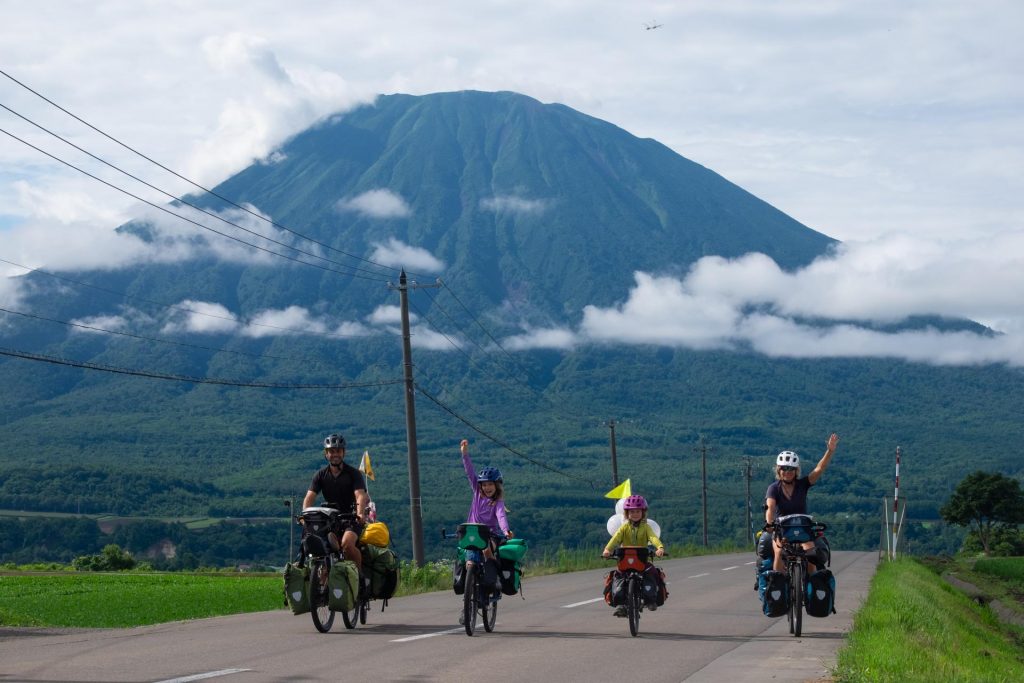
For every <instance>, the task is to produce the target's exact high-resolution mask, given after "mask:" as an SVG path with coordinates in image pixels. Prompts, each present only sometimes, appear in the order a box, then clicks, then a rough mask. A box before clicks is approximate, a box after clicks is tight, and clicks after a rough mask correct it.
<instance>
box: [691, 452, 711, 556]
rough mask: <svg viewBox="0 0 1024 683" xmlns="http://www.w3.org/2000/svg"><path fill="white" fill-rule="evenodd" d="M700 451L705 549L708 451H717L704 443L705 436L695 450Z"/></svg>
mask: <svg viewBox="0 0 1024 683" xmlns="http://www.w3.org/2000/svg"><path fill="white" fill-rule="evenodd" d="M693 450H694V451H700V479H701V489H700V506H701V509H702V510H703V511H704V547H705V548H707V547H708V451H713V450H715V449H714V448H713V447H710V446H708V445H707V444H706V443H705V442H704V435H703V434H701V435H700V446H697V447H695V448H694V449H693Z"/></svg>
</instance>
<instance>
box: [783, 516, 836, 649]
mask: <svg viewBox="0 0 1024 683" xmlns="http://www.w3.org/2000/svg"><path fill="white" fill-rule="evenodd" d="M798 516H799V517H804V518H806V523H804V522H803V520H801V523H800V524H799V525H795V526H790V527H786V526H783V525H780V524H778V523H776V524H775V525H774V529H773V531H772V536H773V538H774V539H775V540H776V541H778V543H779V546H780V547H781V550H780V553H781V555H782V561H783V564H785V566H786V576H787V577H788V581H789V613H788V615H787V618H788V620H789V632H790V633H792V634H793V635H794V636H796V637H800V635H801V633H802V632H803V608H804V595H805V592H804V591H805V590H806V586H807V558H808V553H815V556H816V551H815V550H814V549H813V548H812V549H810V550H805V549H804V547H803V544H804V543H808V542H812V541H813V540H814V539H815V538H817V537H818V536H820V535H822V534H823V533H824V532H825V529H826V528H827V526H826V525H825V524H824V523H822V522H815V521H813V519H812V518H811V517H810V516H808V515H789V517H798ZM784 519H785V518H779V521H780V522H781V521H783V520H784Z"/></svg>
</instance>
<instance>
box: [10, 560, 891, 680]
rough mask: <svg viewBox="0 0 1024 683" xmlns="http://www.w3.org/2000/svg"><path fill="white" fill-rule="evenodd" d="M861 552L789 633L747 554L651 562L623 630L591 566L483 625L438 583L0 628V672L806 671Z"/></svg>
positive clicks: (868, 568)
mask: <svg viewBox="0 0 1024 683" xmlns="http://www.w3.org/2000/svg"><path fill="white" fill-rule="evenodd" d="M875 562H876V555H875V554H874V553H854V552H836V553H835V554H834V557H833V562H832V570H833V571H834V572H835V574H836V577H837V584H838V591H837V592H838V599H837V604H836V608H837V610H838V614H837V615H834V616H832V617H829V618H827V619H812V618H810V617H805V618H804V635H803V637H801V638H793V637H792V636H790V635H789V632H788V627H787V625H786V620H785V618H782V619H768V618H767V617H765V616H763V615H762V614H761V613H760V604H759V602H758V600H757V594H756V593H755V592H754V590H753V585H754V578H753V576H754V574H753V566H752V556H751V554H742V555H716V556H711V557H696V558H681V559H675V560H667V561H665V562H663V563H662V566H663V567H664V568H665V570H666V572H667V573H668V577H669V591H670V593H671V595H670V597H669V600H668V602H667V603H666V604H665V606H664V607H662V608H661V609H659V610H658V611H657V612H653V613H648V612H645V613H644V615H643V619H642V620H641V623H640V629H641V633H640V637H639V638H631V637H630V636H629V629H628V626H627V624H626V621H625V620H624V619H617V618H615V617H613V616H612V615H611V613H610V608H608V607H607V606H606V605H605V604H604V603H603V601H601V599H600V587H601V585H603V575H604V573H605V572H604V571H603V570H594V571H588V572H579V573H575V574H561V575H556V576H544V577H536V578H527V579H526V580H525V581H524V584H523V585H524V590H525V598H526V599H525V600H520V599H519V598H518V597H517V598H508V597H506V598H505V599H503V600H502V601H501V603H500V610H499V613H498V624H497V627H496V629H495V632H494V633H490V634H487V633H483V632H482V629H481V631H480V632H479V633H478V635H476V636H474V637H472V638H469V637H467V636H466V635H465V632H464V631H462V629H461V627H459V626H458V622H457V619H458V614H459V611H460V604H459V602H458V598H457V597H456V596H455V595H454V594H452V593H448V592H444V593H431V594H427V595H417V596H409V597H406V598H401V599H398V600H393V601H392V602H391V604H390V605H389V607H388V609H387V611H385V612H383V613H381V612H379V611H374V612H372V613H371V614H370V619H369V621H370V623H369V624H367V625H366V626H360V627H359V628H357V629H355V630H354V631H347V630H345V628H344V625H343V624H342V623H341V618H340V617H339V618H338V619H337V620H336V624H335V629H334V630H333V631H332V632H330V633H328V634H323V635H321V634H319V633H317V632H316V631H315V630H314V628H313V624H312V622H311V621H310V619H309V616H308V615H302V616H292V614H291V613H290V612H287V611H284V610H278V611H275V612H263V613H258V614H244V615H236V616H230V617H218V618H214V619H200V620H196V621H188V622H176V623H172V624H162V625H159V626H147V627H141V628H132V629H95V630H92V629H79V630H53V629H50V630H32V629H2V628H0V682H4V681H37V682H40V683H42V682H44V681H45V682H47V683H53V682H58V681H60V682H70V681H150V682H157V681H176V682H180V683H184V682H185V681H190V680H211V681H215V682H221V681H222V682H223V683H263V682H266V681H326V680H331V681H357V680H358V681H445V682H449V681H474V683H475V682H477V681H480V680H497V681H501V682H502V683H505V682H508V681H530V682H531V683H537V682H538V681H551V680H556V681H557V680H559V679H561V680H566V681H578V680H590V681H632V680H643V681H651V682H657V681H687V682H690V683H698V682H700V681H716V682H720V681H728V682H729V683H744V682H745V681H751V682H753V681H756V682H757V683H763V682H764V681H765V680H771V681H776V682H777V681H812V680H818V679H819V678H821V677H822V676H825V675H826V674H827V671H828V669H829V667H830V666H832V664H833V662H834V661H835V652H836V650H837V649H838V648H839V647H840V646H841V645H842V633H843V632H844V631H845V630H847V629H848V628H849V627H850V621H851V616H852V612H853V610H855V609H856V608H857V607H858V606H859V604H860V602H861V601H862V599H863V596H864V595H865V594H866V591H867V586H868V582H869V581H870V578H871V575H872V574H873V573H874V569H875ZM374 605H375V606H376V605H378V603H374ZM378 609H379V607H378ZM199 676H202V677H203V678H199Z"/></svg>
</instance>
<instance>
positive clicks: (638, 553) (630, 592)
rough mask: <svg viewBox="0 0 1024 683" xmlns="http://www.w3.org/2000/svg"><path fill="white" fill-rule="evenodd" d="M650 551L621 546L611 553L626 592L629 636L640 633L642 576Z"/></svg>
mask: <svg viewBox="0 0 1024 683" xmlns="http://www.w3.org/2000/svg"><path fill="white" fill-rule="evenodd" d="M650 557H651V551H650V550H649V549H648V548H647V547H645V546H622V547H621V548H616V549H615V550H614V551H613V552H612V558H614V559H615V560H616V561H617V564H616V569H618V571H619V573H621V574H622V577H623V582H624V584H625V591H626V616H627V617H628V619H629V634H630V635H631V636H633V637H636V635H637V634H638V633H640V613H641V612H643V609H644V601H643V574H644V571H645V570H646V569H647V567H648V566H651V562H650Z"/></svg>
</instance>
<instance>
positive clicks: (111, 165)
mask: <svg viewBox="0 0 1024 683" xmlns="http://www.w3.org/2000/svg"><path fill="white" fill-rule="evenodd" d="M0 107H2V108H3V109H6V110H7V111H9V112H11V113H12V114H14V115H15V116H17V117H18V118H20V119H22V120H24V121H27V122H28V123H30V124H32V125H33V126H35V127H36V128H38V129H39V130H42V131H44V132H46V133H48V134H49V135H52V136H53V137H55V138H57V139H58V140H60V141H61V142H63V143H64V144H66V145H69V146H71V147H73V148H75V149H77V150H78V151H79V152H82V153H83V154H86V155H88V156H90V157H92V158H93V159H95V160H96V161H98V162H100V163H101V164H104V165H106V166H108V167H110V168H112V169H114V170H115V171H117V172H119V173H122V174H124V175H126V176H128V177H129V178H131V179H132V180H135V181H136V182H139V183H141V184H143V185H145V186H146V187H148V188H150V189H151V190H155V191H156V192H159V193H160V194H162V195H164V196H166V197H169V198H170V199H173V200H174V201H176V202H180V203H181V204H184V205H185V206H188V207H191V208H193V209H195V210H196V211H199V212H200V213H203V214H206V215H207V216H209V217H210V218H214V219H216V220H219V221H221V222H223V223H227V224H228V225H231V226H233V227H236V228H238V229H239V230H242V231H243V232H247V233H249V234H250V235H255V236H256V237H259V238H260V239H265V240H267V241H269V242H272V243H273V244H277V245H280V246H282V247H285V248H286V249H292V250H293V251H296V252H298V253H300V254H304V255H306V256H312V257H313V258H317V259H320V260H322V261H326V262H327V263H333V264H334V265H337V266H341V267H342V268H351V269H352V270H354V271H357V272H363V273H371V274H373V275H375V276H378V277H380V276H381V275H382V274H381V273H377V272H374V271H370V270H366V269H364V268H357V267H355V266H348V265H345V264H344V263H339V262H338V261H332V260H331V259H328V258H324V257H323V256H320V255H319V254H314V253H312V252H309V251H305V250H303V249H299V248H297V247H293V246H291V245H289V244H286V243H284V242H280V241H278V240H275V239H273V238H270V237H267V236H266V235H261V234H260V233H258V232H256V231H255V230H249V229H248V228H246V227H244V226H241V225H239V224H238V223H235V222H234V221H229V220H228V219H226V218H224V217H223V216H219V215H217V214H216V213H213V212H212V211H207V210H206V209H204V208H202V207H200V206H197V205H195V204H193V203H192V202H189V201H188V200H187V199H185V198H184V197H179V196H177V195H174V194H171V193H170V192H167V191H166V190H162V189H160V188H159V187H157V186H155V185H153V184H151V183H149V182H147V181H145V180H143V179H142V178H139V177H138V176H136V175H134V174H132V173H129V172H128V171H126V170H124V169H122V168H120V167H119V166H116V165H114V164H112V163H110V162H109V161H106V160H105V159H102V158H101V157H98V156H96V155H95V154H93V153H92V152H90V151H89V150H87V149H83V148H82V147H79V146H78V145H76V144H75V143H73V142H71V141H70V140H68V139H66V138H64V137H62V136H60V135H58V134H57V133H54V132H53V131H51V130H50V129H48V128H46V127H44V126H42V125H40V124H38V123H36V122H35V121H33V120H32V119H29V118H28V117H26V116H23V115H22V114H19V113H18V112H16V111H14V110H13V109H11V108H10V107H8V106H7V105H5V104H2V103H0ZM5 132H6V131H5ZM8 135H9V133H8ZM12 137H13V136H12ZM25 144H28V143H25ZM72 168H74V167H72ZM115 189H117V188H115ZM249 213H253V212H252V211H250V212H249ZM253 215H258V214H255V213H253ZM218 234H219V233H218ZM311 241H312V240H311ZM317 244H319V243H317Z"/></svg>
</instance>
